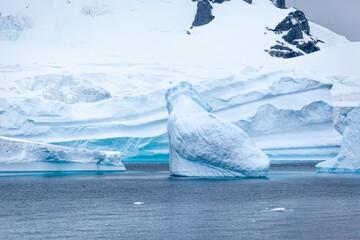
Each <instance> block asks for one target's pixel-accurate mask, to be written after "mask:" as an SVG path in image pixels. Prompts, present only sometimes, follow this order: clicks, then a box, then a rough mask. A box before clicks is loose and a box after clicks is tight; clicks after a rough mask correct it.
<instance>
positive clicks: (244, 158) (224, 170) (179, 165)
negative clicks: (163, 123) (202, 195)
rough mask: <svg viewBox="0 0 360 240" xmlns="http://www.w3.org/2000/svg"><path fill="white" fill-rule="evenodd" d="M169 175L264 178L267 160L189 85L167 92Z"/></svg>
mask: <svg viewBox="0 0 360 240" xmlns="http://www.w3.org/2000/svg"><path fill="white" fill-rule="evenodd" d="M166 101H167V109H168V111H169V119H168V127H167V129H168V135H169V142H170V144H169V148H170V150H169V152H170V160H169V162H170V172H171V174H173V175H175V176H192V177H265V176H266V174H267V172H268V169H269V166H270V160H269V158H268V157H267V156H266V155H265V154H264V153H263V152H262V151H261V150H260V149H259V148H257V146H256V145H255V143H253V142H252V141H251V139H250V138H249V137H248V135H247V134H246V133H245V132H244V131H242V130H241V128H239V127H236V126H235V125H233V124H231V123H228V122H225V121H221V120H220V119H218V118H216V116H214V115H213V114H212V113H211V110H212V108H211V107H210V105H209V104H208V103H207V102H206V100H205V99H204V98H202V97H201V96H200V95H199V94H198V93H197V92H196V91H195V90H194V88H193V87H192V85H191V84H189V83H188V82H181V83H180V84H179V85H177V86H175V87H173V88H171V89H169V90H168V91H167V92H166Z"/></svg>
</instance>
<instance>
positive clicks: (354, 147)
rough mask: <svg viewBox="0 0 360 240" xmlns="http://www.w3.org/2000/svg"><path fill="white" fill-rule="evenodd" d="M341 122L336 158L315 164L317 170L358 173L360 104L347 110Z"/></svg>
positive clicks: (359, 164)
mask: <svg viewBox="0 0 360 240" xmlns="http://www.w3.org/2000/svg"><path fill="white" fill-rule="evenodd" d="M342 124H343V125H344V131H343V140H342V143H341V150H340V152H339V154H338V155H337V156H336V158H334V159H331V160H328V161H325V162H322V163H319V164H318V165H316V168H317V171H318V172H334V173H335V172H358V173H360V106H359V107H357V108H355V109H354V110H352V111H351V112H349V113H348V114H347V116H346V118H345V119H344V120H343V123H342Z"/></svg>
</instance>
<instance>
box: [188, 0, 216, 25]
mask: <svg viewBox="0 0 360 240" xmlns="http://www.w3.org/2000/svg"><path fill="white" fill-rule="evenodd" d="M212 8H213V7H212V6H211V4H210V2H209V1H208V0H201V1H198V3H197V11H196V15H195V19H194V21H193V23H192V25H193V26H194V27H198V26H203V25H205V24H208V23H209V22H211V21H212V20H213V19H214V18H215V17H214V16H213V15H212V14H211V10H212Z"/></svg>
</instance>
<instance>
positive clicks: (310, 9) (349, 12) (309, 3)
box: [286, 0, 360, 41]
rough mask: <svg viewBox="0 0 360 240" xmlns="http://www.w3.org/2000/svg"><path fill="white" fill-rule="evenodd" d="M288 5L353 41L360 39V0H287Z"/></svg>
mask: <svg viewBox="0 0 360 240" xmlns="http://www.w3.org/2000/svg"><path fill="white" fill-rule="evenodd" d="M286 5H287V7H296V8H298V9H300V10H302V11H303V12H304V13H305V15H306V17H307V19H309V20H310V21H312V22H315V23H318V24H320V25H322V26H324V27H326V28H328V29H330V30H332V31H334V32H336V33H339V34H341V35H344V36H345V37H347V39H349V40H351V41H360V0H286Z"/></svg>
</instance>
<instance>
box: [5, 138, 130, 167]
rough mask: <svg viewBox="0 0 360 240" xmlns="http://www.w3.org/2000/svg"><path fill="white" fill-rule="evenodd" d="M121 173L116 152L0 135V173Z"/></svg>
mask: <svg viewBox="0 0 360 240" xmlns="http://www.w3.org/2000/svg"><path fill="white" fill-rule="evenodd" d="M94 170H101V171H107V170H111V171H125V167H124V165H123V164H122V163H121V154H120V152H110V151H107V152H106V151H96V150H86V149H80V148H71V147H63V146H56V145H51V144H46V143H40V142H33V141H26V140H20V139H15V138H8V137H2V136H0V171H1V172H8V171H18V172H22V171H94Z"/></svg>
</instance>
